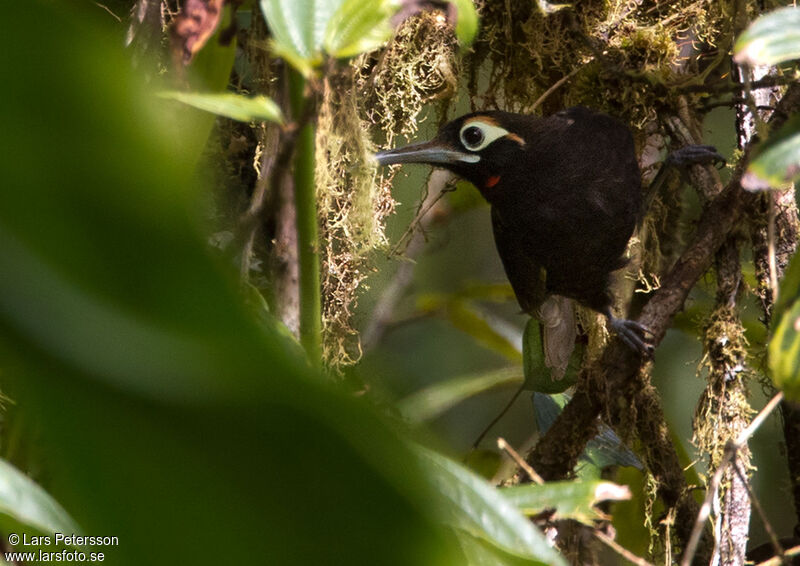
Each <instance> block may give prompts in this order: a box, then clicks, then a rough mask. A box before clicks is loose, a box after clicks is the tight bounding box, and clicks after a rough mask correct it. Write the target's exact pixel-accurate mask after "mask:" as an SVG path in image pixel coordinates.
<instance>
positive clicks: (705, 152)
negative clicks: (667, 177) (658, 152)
mask: <svg viewBox="0 0 800 566" xmlns="http://www.w3.org/2000/svg"><path fill="white" fill-rule="evenodd" d="M711 163H720V164H723V165H724V164H725V158H724V157H722V156H721V155H720V154H719V153H718V152H717V148H716V147H714V146H713V145H687V146H684V147H682V148H680V149H676V150H675V151H673V152H672V153H670V154H669V155H668V156H667V164H668V165H671V166H674V167H679V168H684V167H688V166H689V165H708V164H711Z"/></svg>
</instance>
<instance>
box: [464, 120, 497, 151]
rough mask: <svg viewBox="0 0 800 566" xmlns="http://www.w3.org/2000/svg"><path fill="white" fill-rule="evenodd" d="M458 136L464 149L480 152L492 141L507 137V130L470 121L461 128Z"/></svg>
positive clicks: (477, 121)
mask: <svg viewBox="0 0 800 566" xmlns="http://www.w3.org/2000/svg"><path fill="white" fill-rule="evenodd" d="M458 135H459V138H460V139H461V144H462V145H463V146H464V148H465V149H468V150H470V151H480V150H482V149H483V148H485V147H486V146H488V145H489V144H490V143H492V142H493V141H495V140H497V139H499V138H502V137H505V136H507V135H508V130H506V129H503V128H501V127H500V126H495V125H494V124H487V123H486V122H481V121H479V120H471V121H469V122H467V123H465V124H464V125H463V126H461V131H460V132H459V134H458Z"/></svg>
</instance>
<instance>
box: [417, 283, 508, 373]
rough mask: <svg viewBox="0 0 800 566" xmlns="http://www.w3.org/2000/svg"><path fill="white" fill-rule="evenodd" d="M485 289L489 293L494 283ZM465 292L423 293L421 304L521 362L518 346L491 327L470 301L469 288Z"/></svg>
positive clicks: (487, 344) (418, 302)
mask: <svg viewBox="0 0 800 566" xmlns="http://www.w3.org/2000/svg"><path fill="white" fill-rule="evenodd" d="M482 290H483V291H486V292H487V293H493V292H495V289H494V288H493V287H485V288H483V289H482ZM473 291H474V290H473ZM501 292H502V290H501ZM466 293H467V294H461V293H456V294H453V295H449V294H448V295H445V294H440V293H430V294H427V295H422V296H420V297H419V298H418V300H417V304H418V308H419V310H420V311H421V312H423V313H426V314H437V315H439V316H443V317H444V318H445V319H446V320H448V321H449V322H450V323H451V324H452V325H453V326H454V327H455V328H458V329H459V330H461V331H462V332H465V333H466V334H469V335H470V336H472V337H473V338H474V339H475V341H476V342H478V343H479V344H482V345H483V346H485V347H487V348H489V349H490V350H493V351H495V352H497V353H499V354H501V355H503V356H505V357H506V358H508V359H509V360H510V361H512V362H516V363H519V362H520V361H521V357H520V353H519V350H518V349H517V347H516V346H515V345H514V344H512V343H511V341H510V340H509V339H508V338H507V337H506V336H504V335H503V334H501V333H500V332H498V331H497V330H496V329H495V328H494V327H492V325H491V324H490V323H489V322H488V321H487V320H486V318H485V317H484V316H482V315H481V314H480V312H479V311H478V310H477V309H476V308H475V306H474V305H473V304H472V303H471V301H470V294H469V293H470V290H467V291H466ZM473 296H474V295H473Z"/></svg>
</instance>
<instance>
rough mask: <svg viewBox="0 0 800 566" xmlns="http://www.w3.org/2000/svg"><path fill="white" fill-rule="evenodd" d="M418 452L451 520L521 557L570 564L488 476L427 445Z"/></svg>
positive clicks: (553, 564)
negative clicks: (491, 483) (478, 473)
mask: <svg viewBox="0 0 800 566" xmlns="http://www.w3.org/2000/svg"><path fill="white" fill-rule="evenodd" d="M415 452H416V453H417V457H418V458H419V460H420V462H421V465H422V467H423V469H424V470H425V471H426V477H427V478H428V480H429V481H431V482H432V487H433V488H434V490H435V492H436V493H437V495H438V499H440V502H439V505H438V506H437V508H438V509H439V511H440V513H441V514H442V518H443V520H444V521H445V522H446V523H447V524H449V525H450V526H452V527H453V528H455V529H457V530H460V531H465V532H467V533H469V534H471V535H472V536H475V537H478V538H482V539H484V540H487V541H489V542H491V543H492V544H494V545H497V546H498V547H500V548H502V549H503V550H504V551H505V552H508V553H511V554H513V555H516V556H518V557H521V558H526V559H529V560H533V561H536V562H539V563H542V564H548V565H549V566H562V565H566V561H565V560H564V559H563V558H562V557H561V555H560V554H558V552H556V551H555V550H554V549H553V548H552V547H551V546H550V545H549V543H548V542H547V539H546V538H545V536H544V535H543V534H542V533H541V531H539V529H537V528H536V527H535V526H534V525H533V523H531V522H530V521H528V519H526V518H525V517H524V516H523V515H522V514H521V513H520V512H519V511H518V510H517V509H516V508H515V507H514V506H513V505H512V504H511V503H510V502H509V500H508V499H507V498H506V497H505V496H504V495H502V494H501V493H500V492H499V491H498V490H497V489H495V488H493V487H492V486H491V485H489V484H488V483H487V482H486V480H484V479H483V478H481V477H480V476H477V475H475V474H474V473H472V472H471V471H470V470H468V469H467V468H465V467H464V466H462V465H461V464H458V463H457V462H454V461H453V460H450V459H449V458H445V457H444V456H442V455H440V454H437V453H436V452H433V451H432V450H429V449H427V448H423V447H419V446H418V447H415Z"/></svg>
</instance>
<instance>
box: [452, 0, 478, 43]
mask: <svg viewBox="0 0 800 566" xmlns="http://www.w3.org/2000/svg"><path fill="white" fill-rule="evenodd" d="M450 3H451V4H454V5H455V7H456V11H457V12H458V16H457V18H458V19H457V21H456V36H458V41H460V42H461V44H462V45H465V46H468V45H470V44H471V43H472V41H473V40H474V39H475V35H476V34H477V33H478V12H476V11H475V5H474V4H473V3H472V0H450Z"/></svg>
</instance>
